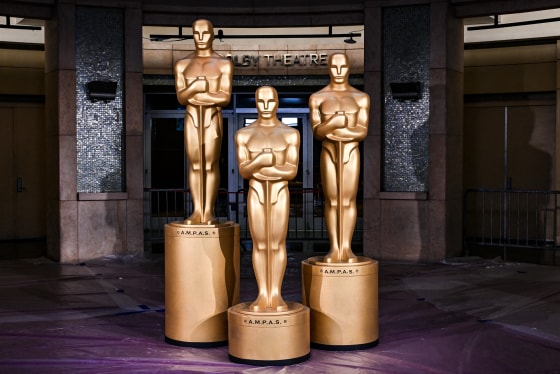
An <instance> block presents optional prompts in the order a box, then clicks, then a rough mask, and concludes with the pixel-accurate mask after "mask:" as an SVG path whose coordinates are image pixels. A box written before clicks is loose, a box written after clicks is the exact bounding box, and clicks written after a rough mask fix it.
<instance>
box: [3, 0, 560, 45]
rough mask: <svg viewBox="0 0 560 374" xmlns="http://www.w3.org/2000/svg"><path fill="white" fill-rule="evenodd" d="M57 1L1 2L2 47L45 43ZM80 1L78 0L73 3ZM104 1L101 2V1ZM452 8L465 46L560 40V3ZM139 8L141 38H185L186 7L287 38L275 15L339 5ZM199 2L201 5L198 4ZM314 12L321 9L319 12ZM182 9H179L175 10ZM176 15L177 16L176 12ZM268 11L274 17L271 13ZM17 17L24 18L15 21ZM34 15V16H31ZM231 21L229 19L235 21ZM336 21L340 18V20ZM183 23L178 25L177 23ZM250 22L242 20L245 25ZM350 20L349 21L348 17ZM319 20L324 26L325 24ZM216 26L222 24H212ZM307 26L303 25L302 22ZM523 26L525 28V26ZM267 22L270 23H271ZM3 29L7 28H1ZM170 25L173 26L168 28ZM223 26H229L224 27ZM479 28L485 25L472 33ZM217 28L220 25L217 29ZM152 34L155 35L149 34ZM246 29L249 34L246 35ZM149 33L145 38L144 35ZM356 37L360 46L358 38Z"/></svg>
mask: <svg viewBox="0 0 560 374" xmlns="http://www.w3.org/2000/svg"><path fill="white" fill-rule="evenodd" d="M124 1H129V2H137V1H139V0H124ZM56 2H57V1H56V0H4V1H2V3H1V4H0V43H1V42H9V43H14V42H15V43H27V44H43V43H44V35H43V32H44V27H42V26H43V24H44V21H43V20H42V18H48V17H49V16H50V14H51V13H52V7H54V6H56ZM77 2H79V0H78V1H77ZM99 2H100V3H103V0H100V1H99ZM385 2H386V3H387V4H390V3H395V5H397V3H399V1H398V0H397V1H390V0H385ZM449 2H450V3H451V4H452V5H453V6H454V10H455V14H456V16H458V17H461V18H464V20H465V43H477V42H492V41H508V40H520V39H523V40H526V39H537V38H551V37H553V38H554V37H558V38H560V0H539V1H515V0H511V1H507V0H506V1H505V0H449ZM141 3H142V5H141V6H142V9H143V12H144V14H145V17H144V18H145V24H146V27H145V31H144V35H143V37H144V38H146V37H149V34H154V33H158V34H170V35H173V34H177V33H178V31H179V30H181V31H180V32H181V33H183V32H184V33H185V34H186V35H188V34H189V33H190V27H184V28H182V29H179V28H178V26H189V25H190V22H185V19H184V12H185V11H186V9H187V10H188V9H191V8H192V9H196V12H197V13H205V12H208V13H215V14H216V16H217V17H219V18H218V19H220V18H221V14H222V13H230V16H232V15H235V14H242V13H243V12H246V13H247V14H250V15H252V16H254V17H253V18H258V19H261V18H262V19H264V20H267V21H268V20H269V19H270V17H271V16H273V17H274V19H276V20H277V21H276V24H274V26H276V27H270V28H266V27H260V28H258V29H256V27H257V25H250V23H249V25H247V24H245V25H243V27H236V24H235V21H232V23H231V25H224V27H221V29H222V32H223V33H224V35H225V36H226V37H227V36H228V35H229V36H231V35H243V34H247V33H248V32H250V33H253V34H255V33H258V34H262V35H268V34H286V33H287V32H288V33H293V32H294V27H293V26H291V27H289V28H288V27H286V28H284V27H282V22H287V21H278V19H280V18H282V17H280V16H279V13H282V12H284V13H292V12H293V13H295V12H300V14H304V15H305V17H307V18H313V17H318V18H319V19H320V18H321V17H320V15H321V14H323V15H324V17H325V18H324V21H325V20H328V19H329V18H332V17H333V16H332V14H338V15H340V12H341V9H342V8H341V2H340V1H339V0H336V1H335V0H308V1H306V2H305V4H304V5H302V3H303V2H301V0H276V1H274V2H268V3H259V5H258V6H256V5H255V3H256V1H254V0H237V1H235V2H231V1H230V0H217V1H216V0H214V1H212V6H207V7H204V5H198V6H195V5H193V3H192V2H190V3H189V4H190V5H189V6H188V7H185V5H184V4H185V2H184V1H183V0H142V1H141ZM200 3H201V4H203V2H200ZM363 7H364V1H358V0H346V1H345V2H344V4H343V8H344V11H343V12H345V13H347V14H350V13H353V12H357V11H358V10H359V12H363ZM317 9H321V10H320V11H318V10H317ZM179 10H180V11H179ZM174 13H175V14H174ZM271 13H272V14H271ZM310 14H319V16H311V17H310V16H309V15H310ZM17 15H20V16H25V17H17ZM33 15H35V16H36V17H37V18H34V17H33ZM233 18H235V17H233V16H232V17H230V19H233ZM289 18H290V22H292V23H293V22H298V21H297V19H296V20H294V17H289ZM339 18H340V17H339ZM180 19H181V20H182V21H181V22H184V23H187V24H186V25H179V24H177V22H179V20H180ZM247 19H248V18H245V20H246V21H247ZM346 19H349V20H352V19H353V17H346ZM324 21H323V22H324ZM535 21H536V22H540V23H536V24H527V23H530V22H535ZM213 22H214V25H215V26H221V24H219V23H217V22H216V21H214V18H213ZM306 22H307V23H308V24H309V26H307V27H297V33H298V34H302V36H303V37H302V38H301V39H304V40H303V41H304V42H305V39H308V38H306V37H305V34H306V33H307V34H309V33H311V34H327V33H329V32H330V33H336V34H338V33H354V32H355V33H361V32H362V31H363V26H361V23H350V24H346V25H336V23H332V24H331V25H332V26H331V27H330V28H328V26H321V27H319V26H312V24H313V23H317V22H319V21H318V20H308V21H306ZM303 23H305V22H302V24H303ZM524 23H525V24H524ZM269 24H271V23H269ZM2 25H6V26H11V27H5V28H3V27H2ZM21 26H25V27H29V26H40V27H42V28H41V29H40V30H32V29H24V28H18V27H21ZM170 26H172V27H170ZM226 26H227V27H226ZM479 26H483V27H487V28H483V29H476V28H477V27H479ZM217 28H218V27H217ZM150 30H151V31H154V30H156V32H151V31H150ZM248 30H249V31H248ZM147 34H148V36H147ZM361 36H362V35H359V36H357V37H356V38H355V39H356V40H357V41H358V42H360V37H361Z"/></svg>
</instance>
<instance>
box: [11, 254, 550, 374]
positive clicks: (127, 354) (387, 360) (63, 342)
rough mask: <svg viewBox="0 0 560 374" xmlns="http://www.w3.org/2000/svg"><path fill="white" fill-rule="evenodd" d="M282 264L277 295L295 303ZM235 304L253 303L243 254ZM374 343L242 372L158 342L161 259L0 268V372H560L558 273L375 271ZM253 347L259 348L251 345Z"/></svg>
mask: <svg viewBox="0 0 560 374" xmlns="http://www.w3.org/2000/svg"><path fill="white" fill-rule="evenodd" d="M304 258H306V257H305V256H303V255H301V254H298V255H293V254H290V256H289V261H288V267H287V271H286V276H285V279H284V285H283V288H282V294H283V296H284V298H285V299H287V300H293V301H298V302H300V301H301V275H300V262H301V260H302V259H304ZM241 269H242V272H241V276H242V280H241V301H251V300H253V299H254V298H255V297H256V284H255V281H254V278H253V272H252V269H251V265H250V253H249V252H244V253H243V255H242V266H241ZM379 269H380V272H379V330H380V337H379V344H378V345H377V346H376V347H374V348H370V349H365V350H360V351H349V352H338V351H334V352H333V351H322V350H318V349H312V350H311V357H310V359H309V360H307V361H305V362H303V363H299V364H295V365H291V366H285V367H281V366H271V367H261V366H249V365H242V364H236V363H233V362H231V361H230V360H229V359H228V349H227V347H226V346H224V347H218V348H205V349H201V348H185V347H178V346H174V345H170V344H167V343H165V341H164V324H165V312H164V308H165V303H164V261H163V257H162V256H160V257H157V256H155V257H153V258H151V259H146V258H131V257H106V258H101V259H97V260H94V261H88V262H86V263H83V264H80V265H61V264H59V263H56V262H52V261H50V260H48V259H45V258H42V257H39V258H34V259H24V260H4V261H0V347H1V348H0V349H1V350H0V372H1V373H123V372H126V373H166V372H185V373H337V374H338V373H560V267H559V266H545V265H535V264H528V263H518V262H504V261H498V260H483V259H480V258H459V259H453V260H448V261H444V262H442V263H439V264H429V265H421V264H403V263H390V262H380V267H379ZM257 344H258V343H257Z"/></svg>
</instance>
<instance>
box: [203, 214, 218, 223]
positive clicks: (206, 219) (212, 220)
mask: <svg viewBox="0 0 560 374" xmlns="http://www.w3.org/2000/svg"><path fill="white" fill-rule="evenodd" d="M200 222H201V223H205V224H207V225H216V224H218V223H219V222H220V221H219V220H218V219H217V218H216V217H214V216H210V217H207V218H204V219H202V220H201V221H200Z"/></svg>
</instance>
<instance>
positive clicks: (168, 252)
mask: <svg viewBox="0 0 560 374" xmlns="http://www.w3.org/2000/svg"><path fill="white" fill-rule="evenodd" d="M239 258H240V254H239V224H237V223H234V222H231V221H228V222H223V223H219V224H215V225H203V224H196V225H188V224H185V223H183V221H176V222H171V223H168V224H166V225H165V341H166V342H167V343H169V344H173V345H179V346H184V347H196V348H207V347H216V346H223V345H226V344H227V339H228V328H227V310H228V308H229V307H231V306H232V305H235V304H237V303H238V302H239V277H240V275H239V273H240V272H239V266H240V261H239Z"/></svg>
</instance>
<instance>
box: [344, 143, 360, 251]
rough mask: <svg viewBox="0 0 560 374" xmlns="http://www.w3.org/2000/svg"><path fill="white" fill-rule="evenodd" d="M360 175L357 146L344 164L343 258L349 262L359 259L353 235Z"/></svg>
mask: <svg viewBox="0 0 560 374" xmlns="http://www.w3.org/2000/svg"><path fill="white" fill-rule="evenodd" d="M359 176H360V153H359V151H358V148H357V147H356V148H355V149H354V150H353V151H352V153H351V154H350V159H349V160H348V162H347V163H346V164H345V165H344V191H343V197H344V198H343V200H344V201H343V202H342V203H343V204H344V206H343V209H342V210H343V212H344V213H343V214H344V219H343V224H342V233H341V235H342V248H341V249H340V250H341V260H342V261H347V262H355V261H357V257H356V255H355V254H354V253H353V252H352V237H353V235H354V229H355V227H356V219H357V213H358V212H357V208H356V194H357V193H358V183H359Z"/></svg>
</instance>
